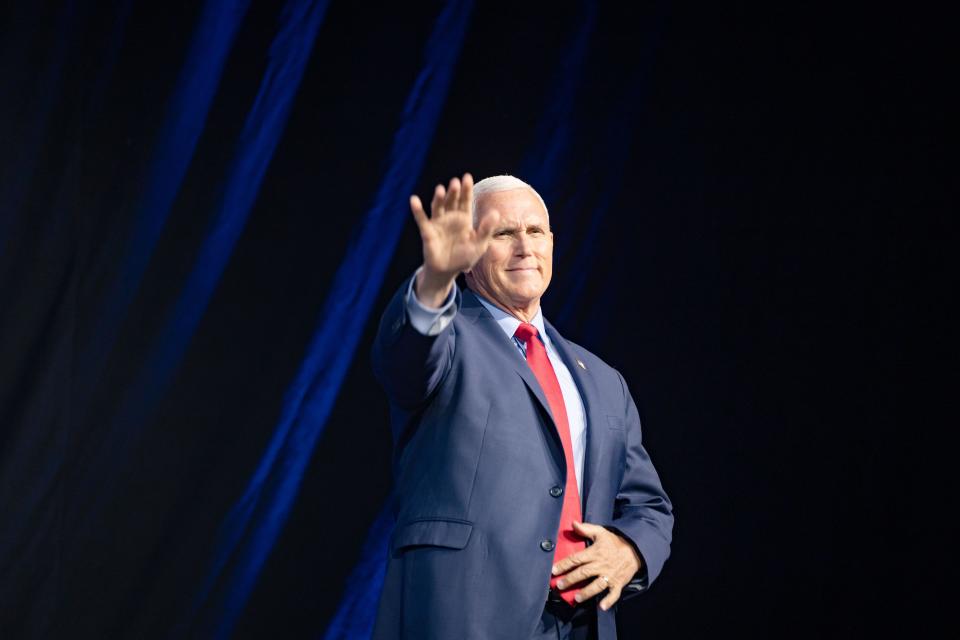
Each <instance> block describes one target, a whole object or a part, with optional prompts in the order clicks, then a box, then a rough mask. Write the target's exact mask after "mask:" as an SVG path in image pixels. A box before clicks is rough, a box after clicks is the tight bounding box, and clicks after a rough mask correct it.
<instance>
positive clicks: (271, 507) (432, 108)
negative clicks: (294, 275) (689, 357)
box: [194, 0, 473, 637]
mask: <svg viewBox="0 0 960 640" xmlns="http://www.w3.org/2000/svg"><path fill="white" fill-rule="evenodd" d="M472 5H473V3H472V2H471V1H470V0H450V1H449V2H448V3H447V4H446V5H445V7H444V9H443V11H442V12H441V13H440V15H439V17H438V18H437V21H436V24H435V25H434V28H433V31H432V33H431V36H430V37H429V39H428V41H427V43H426V47H425V52H424V65H423V68H422V70H421V71H420V73H419V75H418V77H417V79H416V81H415V82H414V86H413V87H412V89H411V91H410V93H409V95H408V97H407V100H406V103H405V106H404V111H403V115H402V121H401V124H400V127H399V129H398V131H397V133H396V134H395V136H394V140H393V144H392V146H391V149H390V152H389V155H388V161H387V170H386V174H385V175H384V177H383V179H382V181H381V183H380V186H379V188H378V190H377V194H376V196H375V197H374V200H373V204H372V206H371V208H370V209H369V210H368V211H367V213H366V214H365V216H364V218H363V220H362V221H361V222H360V223H359V224H358V226H357V228H356V231H355V233H354V235H353V237H352V238H351V240H350V243H349V245H348V247H347V251H346V255H345V256H344V260H343V262H342V263H341V265H340V267H339V269H338V270H337V273H336V275H335V276H334V279H333V284H332V286H331V287H330V291H329V293H328V295H327V299H326V301H325V303H324V306H323V308H322V311H321V313H320V318H319V320H318V327H317V330H316V332H315V333H314V335H313V338H312V339H311V342H310V346H309V347H308V351H307V355H306V357H305V358H304V360H303V363H302V364H301V367H300V370H299V371H298V373H297V376H296V378H295V380H294V381H293V383H292V384H291V386H290V388H289V390H288V391H287V394H286V396H285V398H284V401H283V407H282V411H281V418H280V420H279V422H278V424H277V426H276V428H275V430H274V434H273V436H272V438H271V440H270V443H269V444H268V446H267V449H266V451H265V452H264V455H263V457H262V459H261V462H260V464H259V466H258V468H257V469H256V471H255V473H254V475H253V477H252V478H251V480H250V483H249V485H248V487H247V489H246V491H245V492H244V494H243V495H242V496H241V498H240V499H239V500H238V501H237V503H236V505H235V506H234V507H233V509H232V510H231V511H230V513H229V514H228V516H227V518H226V520H225V522H224V525H223V527H222V529H221V532H220V534H219V542H218V545H217V549H216V552H215V557H214V558H213V561H212V564H211V567H210V570H209V573H208V577H207V580H206V582H205V584H204V586H203V588H202V589H201V591H200V593H199V594H198V597H197V601H196V604H195V611H196V615H197V616H198V621H197V622H196V623H194V624H195V626H197V627H199V628H200V629H202V630H203V632H204V633H205V634H211V635H215V636H216V637H226V636H228V635H230V632H231V631H232V629H233V627H234V625H235V624H236V621H237V619H238V617H239V615H240V614H241V612H242V609H243V606H244V604H245V603H246V601H247V599H248V598H249V596H250V593H251V591H252V589H253V586H254V584H255V581H256V578H257V575H258V574H259V572H260V570H261V568H262V567H263V564H264V562H265V561H266V559H267V557H268V555H269V553H270V550H271V549H272V547H273V545H274V543H275V541H276V538H277V536H278V535H279V533H280V531H281V530H282V527H283V524H284V522H285V521H286V518H287V516H288V515H289V512H290V509H291V506H292V505H293V501H294V499H295V497H296V493H297V490H298V488H299V486H300V482H301V480H302V478H303V473H304V470H305V469H306V467H307V464H308V462H309V460H310V456H311V454H312V451H313V448H314V445H315V444H316V442H317V440H318V438H319V436H320V434H321V433H322V431H323V427H324V425H325V423H326V420H327V418H328V416H329V414H330V411H331V409H332V407H333V403H334V401H335V399H336V397H337V393H338V392H339V389H340V386H341V384H342V382H343V378H344V376H345V375H346V373H347V370H348V368H349V366H350V363H351V361H352V359H353V355H354V352H355V350H356V346H357V342H358V340H359V338H360V335H361V334H362V332H361V331H360V328H361V327H362V326H363V325H364V324H365V322H366V320H367V318H368V316H369V314H370V310H371V306H372V305H373V302H374V300H375V299H376V296H377V293H378V292H379V290H380V287H381V284H382V280H383V275H384V273H385V271H386V269H387V266H388V264H389V262H390V260H391V258H392V256H393V252H394V249H395V247H396V243H397V240H398V238H399V235H400V231H401V229H402V228H403V225H404V223H406V222H407V220H408V216H409V213H408V211H407V209H406V206H407V205H406V203H407V196H408V194H409V193H411V192H412V191H413V189H414V186H415V184H416V180H417V178H418V176H419V175H420V171H421V168H422V166H423V162H424V158H425V157H426V154H427V151H428V149H429V148H430V143H431V141H432V139H433V135H434V131H435V129H436V124H437V122H438V121H439V119H440V114H441V111H442V109H443V105H444V103H445V101H446V96H447V91H448V89H449V86H450V82H451V79H452V75H453V70H454V68H455V66H456V61H457V58H458V55H459V51H460V49H461V45H462V43H463V39H464V35H465V33H466V29H467V26H468V24H469V17H470V14H471V10H472ZM201 610H202V611H201Z"/></svg>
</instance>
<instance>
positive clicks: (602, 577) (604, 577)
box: [600, 576, 610, 589]
mask: <svg viewBox="0 0 960 640" xmlns="http://www.w3.org/2000/svg"><path fill="white" fill-rule="evenodd" d="M600 579H601V580H603V581H604V582H606V583H607V589H609V588H610V578H608V577H607V576H600Z"/></svg>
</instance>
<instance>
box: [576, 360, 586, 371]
mask: <svg viewBox="0 0 960 640" xmlns="http://www.w3.org/2000/svg"><path fill="white" fill-rule="evenodd" d="M577 364H578V365H580V368H581V369H583V370H584V371H586V370H587V365H585V364H583V360H581V359H580V358H577Z"/></svg>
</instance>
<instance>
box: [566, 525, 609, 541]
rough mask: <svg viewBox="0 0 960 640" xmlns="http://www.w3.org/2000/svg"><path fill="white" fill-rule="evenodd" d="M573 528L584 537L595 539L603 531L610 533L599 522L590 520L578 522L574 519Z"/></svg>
mask: <svg viewBox="0 0 960 640" xmlns="http://www.w3.org/2000/svg"><path fill="white" fill-rule="evenodd" d="M573 530H574V531H576V532H577V533H579V534H580V535H581V536H583V537H584V538H589V539H591V540H593V541H596V539H597V538H598V537H599V536H600V535H601V534H603V533H609V532H608V531H607V530H606V529H604V528H603V527H601V526H600V525H598V524H590V523H589V522H577V521H576V520H574V521H573Z"/></svg>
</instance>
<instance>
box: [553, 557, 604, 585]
mask: <svg viewBox="0 0 960 640" xmlns="http://www.w3.org/2000/svg"><path fill="white" fill-rule="evenodd" d="M599 574H600V571H599V569H598V567H597V566H596V563H593V562H588V563H586V564H582V565H580V566H579V567H576V568H574V569H571V570H570V571H569V572H568V573H565V574H563V577H562V578H561V579H560V580H558V581H557V588H558V589H566V588H567V587H570V586H573V585H575V584H579V583H581V582H585V581H587V580H589V579H590V578H594V577H596V576H597V575H599Z"/></svg>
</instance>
